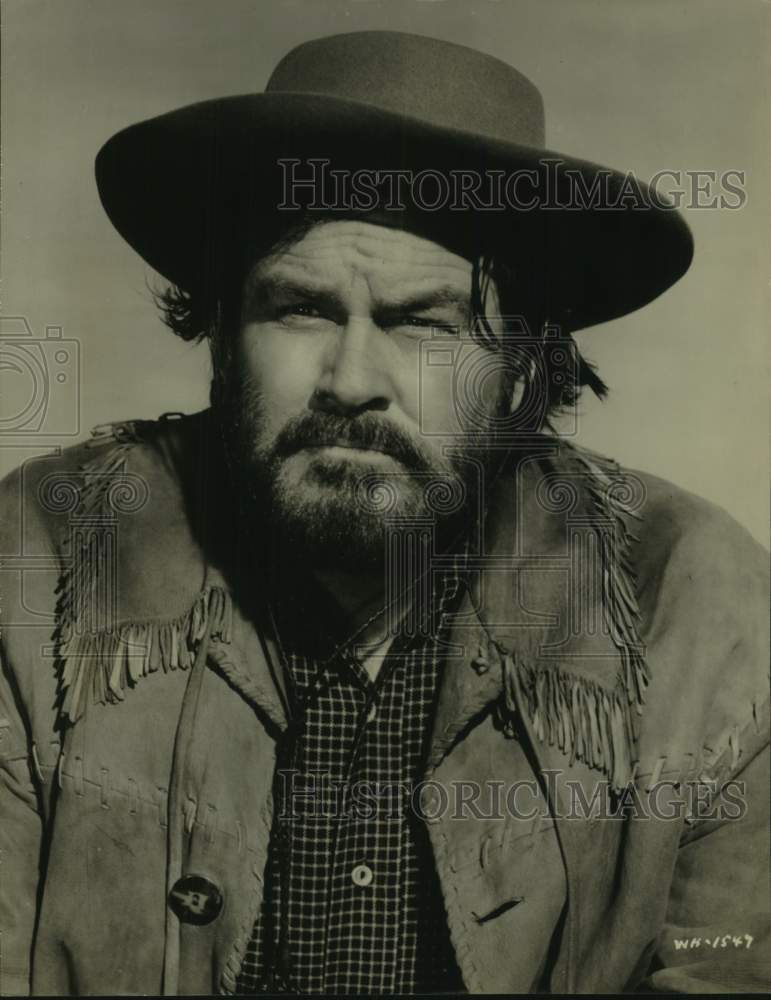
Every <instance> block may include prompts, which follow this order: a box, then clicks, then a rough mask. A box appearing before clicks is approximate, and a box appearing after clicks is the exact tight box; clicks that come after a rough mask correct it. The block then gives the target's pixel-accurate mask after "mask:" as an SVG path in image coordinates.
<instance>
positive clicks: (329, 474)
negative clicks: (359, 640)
mask: <svg viewBox="0 0 771 1000" xmlns="http://www.w3.org/2000/svg"><path fill="white" fill-rule="evenodd" d="M212 408H213V411H214V415H215V419H216V420H217V422H218V424H219V427H220V430H221V433H222V439H223V445H224V449H225V455H226V458H227V462H228V466H229V469H230V474H231V479H232V484H233V487H234V489H235V491H236V495H237V499H238V502H239V507H240V511H241V514H242V516H243V517H245V519H246V522H247V524H248V525H249V526H250V534H251V536H252V538H253V539H255V540H257V538H258V536H263V537H267V538H268V539H269V540H270V545H271V547H272V548H273V550H274V552H276V553H277V554H280V555H281V557H282V558H283V559H286V560H291V561H292V562H300V563H302V564H303V565H304V566H306V567H309V568H313V569H314V570H317V571H322V572H323V571H327V572H328V571H334V572H342V573H356V574H374V573H381V572H383V569H384V566H387V565H388V560H389V558H392V556H393V552H394V546H395V545H396V546H397V547H398V541H395V539H396V536H398V535H399V534H401V535H402V536H404V535H405V534H406V533H409V532H410V531H413V532H414V531H417V532H418V533H422V537H423V539H424V540H425V537H426V534H425V533H426V529H428V530H429V531H430V533H431V548H432V549H434V550H435V551H436V550H442V549H447V548H448V546H449V547H450V548H451V547H452V546H453V545H454V544H460V538H461V536H465V535H466V534H467V533H468V531H469V530H470V528H471V526H472V525H473V524H474V523H475V521H476V519H477V518H478V517H479V516H480V515H481V507H482V503H483V498H484V489H483V485H484V483H485V482H489V474H490V472H491V471H492V469H493V467H494V466H495V465H496V464H497V462H498V461H500V456H499V455H497V453H496V452H494V451H492V450H490V448H489V445H490V441H489V437H488V436H487V435H485V434H484V433H482V432H477V433H476V434H474V435H473V436H469V437H468V438H467V439H465V440H464V442H463V445H462V446H459V447H458V448H454V449H453V450H452V453H451V454H448V455H440V454H437V453H435V452H430V451H429V450H428V449H427V448H426V447H425V446H424V445H423V443H422V442H421V441H420V440H419V439H416V438H415V437H414V436H413V435H410V434H408V433H406V432H405V431H403V430H402V429H401V428H399V427H397V426H396V425H394V424H393V422H391V421H390V420H389V419H388V418H387V417H384V416H381V415H379V414H376V413H373V412H368V413H364V414H360V415H358V416H355V417H346V416H340V415H337V414H332V413H326V412H322V411H310V410H308V411H306V412H304V413H303V414H301V415H299V416H297V417H294V418H291V419H290V420H288V421H287V423H286V424H284V426H283V427H282V428H281V430H280V431H279V432H278V434H277V435H276V436H275V437H274V438H273V440H270V441H267V440H265V427H266V420H265V413H264V408H263V405H262V400H261V397H260V394H259V392H258V391H257V390H256V388H255V387H254V386H253V385H252V384H251V383H249V382H248V380H247V379H246V378H245V377H243V376H241V375H240V374H238V373H233V372H232V371H231V373H230V374H228V375H227V377H225V378H221V379H219V380H217V379H216V378H215V382H214V383H213V386H212ZM347 451H350V456H349V455H348V454H346V452H347ZM258 544H259V542H258Z"/></svg>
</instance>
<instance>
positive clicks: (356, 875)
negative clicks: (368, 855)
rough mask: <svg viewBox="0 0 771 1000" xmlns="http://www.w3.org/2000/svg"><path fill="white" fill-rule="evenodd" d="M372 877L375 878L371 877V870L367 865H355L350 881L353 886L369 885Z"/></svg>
mask: <svg viewBox="0 0 771 1000" xmlns="http://www.w3.org/2000/svg"><path fill="white" fill-rule="evenodd" d="M374 877H375V876H374V875H373V873H372V869H371V868H370V867H369V865H356V867H355V868H354V869H353V871H352V872H351V881H352V882H353V884H354V885H360V886H367V885H370V884H371V882H372V879H373V878H374Z"/></svg>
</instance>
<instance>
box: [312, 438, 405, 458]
mask: <svg viewBox="0 0 771 1000" xmlns="http://www.w3.org/2000/svg"><path fill="white" fill-rule="evenodd" d="M319 448H344V449H345V450H346V451H361V452H377V453H378V454H380V455H387V456H388V457H389V458H393V457H394V456H393V455H392V454H391V452H389V451H386V450H385V449H384V448H378V447H377V446H376V445H363V444H354V443H352V442H351V441H314V442H313V443H312V444H306V445H303V448H302V450H307V451H315V450H318V449H319Z"/></svg>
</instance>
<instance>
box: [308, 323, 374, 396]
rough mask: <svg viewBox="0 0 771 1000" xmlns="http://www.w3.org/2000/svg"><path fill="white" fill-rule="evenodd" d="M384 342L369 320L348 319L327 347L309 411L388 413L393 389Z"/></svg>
mask: <svg viewBox="0 0 771 1000" xmlns="http://www.w3.org/2000/svg"><path fill="white" fill-rule="evenodd" d="M386 339H387V338H386V335H385V334H384V333H383V332H382V331H381V330H379V329H378V328H377V326H376V325H375V324H374V323H373V322H372V321H371V320H370V319H366V318H356V319H349V320H348V322H347V323H346V325H345V326H344V327H343V328H342V329H340V330H339V331H338V333H337V336H336V339H335V341H334V343H332V344H330V348H329V352H328V354H327V356H326V359H325V365H324V371H323V373H322V376H321V378H320V379H319V382H318V385H317V386H316V389H315V392H314V394H313V399H312V400H311V409H321V410H324V411H326V412H328V413H337V414H340V415H351V416H352V415H355V414H357V413H363V412H365V411H366V410H387V409H388V407H389V406H390V404H391V400H392V387H391V379H390V375H389V367H390V359H389V353H390V352H389V351H388V345H387V344H385V343H384V341H385V340H386Z"/></svg>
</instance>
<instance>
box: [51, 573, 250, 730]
mask: <svg viewBox="0 0 771 1000" xmlns="http://www.w3.org/2000/svg"><path fill="white" fill-rule="evenodd" d="M232 620H233V605H232V600H231V597H230V594H229V593H228V592H227V591H226V590H223V589H222V588H221V587H207V588H205V589H204V590H203V591H202V592H201V593H200V594H199V595H198V597H197V598H196V599H195V602H194V603H193V606H192V607H191V608H190V609H189V610H188V611H187V612H186V614H184V615H182V616H180V617H178V618H175V619H171V620H169V621H139V622H137V621H132V622H126V623H122V624H120V625H118V626H116V628H115V629H114V630H113V631H101V632H80V633H79V632H78V631H77V629H73V630H71V631H70V634H69V635H68V636H67V638H63V639H62V641H61V643H60V645H59V659H60V664H61V666H60V675H59V676H60V690H61V697H62V702H61V713H62V715H63V716H65V717H66V718H67V719H69V721H70V722H77V720H78V719H79V718H80V717H81V716H82V715H83V712H84V710H85V707H86V705H87V704H88V701H89V699H90V700H91V701H92V703H94V704H100V705H105V704H114V703H116V702H119V701H123V699H124V697H125V692H126V690H127V689H129V688H132V687H134V685H135V684H136V683H137V682H138V681H139V680H140V679H141V678H142V677H146V676H147V675H148V674H152V673H155V671H157V670H158V669H159V668H162V669H163V671H164V673H165V672H168V671H169V670H188V669H189V668H190V667H191V666H192V665H193V662H194V660H195V651H196V648H197V646H198V643H199V642H200V640H201V639H202V638H203V637H204V635H206V634H209V635H210V636H211V637H212V638H214V639H219V640H220V641H221V642H230V639H231V629H232Z"/></svg>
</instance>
